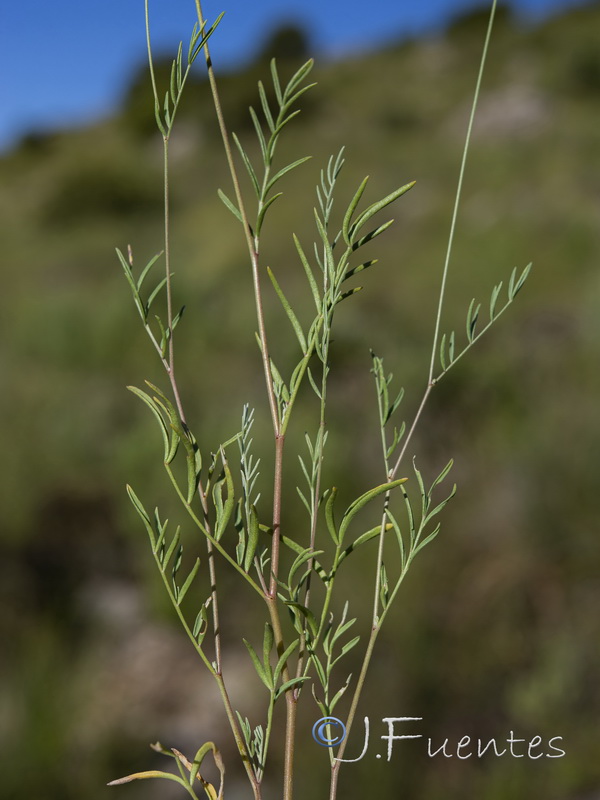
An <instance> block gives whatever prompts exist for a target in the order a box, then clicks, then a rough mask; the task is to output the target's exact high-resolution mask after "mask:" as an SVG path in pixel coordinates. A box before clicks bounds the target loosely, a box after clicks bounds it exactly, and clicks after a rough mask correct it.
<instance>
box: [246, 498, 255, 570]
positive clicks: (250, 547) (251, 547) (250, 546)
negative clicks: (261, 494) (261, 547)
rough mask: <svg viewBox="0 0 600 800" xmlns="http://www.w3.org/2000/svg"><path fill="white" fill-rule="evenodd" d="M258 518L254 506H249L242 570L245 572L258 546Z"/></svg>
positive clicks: (248, 568) (250, 564)
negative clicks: (248, 522) (248, 526)
mask: <svg viewBox="0 0 600 800" xmlns="http://www.w3.org/2000/svg"><path fill="white" fill-rule="evenodd" d="M258 531H259V526H258V516H257V513H256V507H255V506H254V505H251V506H250V530H249V531H248V543H247V545H246V552H245V555H244V569H245V570H246V572H248V571H249V570H250V567H251V566H252V561H253V560H254V554H255V553H256V548H257V546H258Z"/></svg>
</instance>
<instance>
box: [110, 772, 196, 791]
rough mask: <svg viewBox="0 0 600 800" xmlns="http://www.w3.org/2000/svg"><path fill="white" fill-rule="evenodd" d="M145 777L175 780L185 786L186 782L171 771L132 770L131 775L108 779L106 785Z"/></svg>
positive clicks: (129, 781) (116, 784)
mask: <svg viewBox="0 0 600 800" xmlns="http://www.w3.org/2000/svg"><path fill="white" fill-rule="evenodd" d="M146 778H166V779H167V780H169V781H175V783H178V784H179V785H180V786H183V787H184V788H186V787H187V786H188V785H189V784H187V783H186V782H185V781H184V780H183V778H180V777H179V775H173V773H171V772H161V771H160V770H156V769H153V770H148V771H146V772H134V773H133V774H132V775H127V776H126V777H125V778H118V780H116V781H110V783H107V784H106V785H107V786H119V785H120V784H123V783H131V781H136V780H144V779H146Z"/></svg>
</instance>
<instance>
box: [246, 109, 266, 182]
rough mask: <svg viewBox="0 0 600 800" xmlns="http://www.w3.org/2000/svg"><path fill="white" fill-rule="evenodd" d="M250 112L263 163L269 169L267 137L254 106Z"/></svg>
mask: <svg viewBox="0 0 600 800" xmlns="http://www.w3.org/2000/svg"><path fill="white" fill-rule="evenodd" d="M248 110H249V112H250V117H251V118H252V124H253V125H254V130H255V131H256V138H257V139H258V143H259V144H260V152H261V154H262V157H263V163H264V165H265V167H268V155H267V153H268V148H267V142H266V139H265V135H264V133H263V129H262V126H261V124H260V120H259V118H258V116H257V114H256V111H255V110H254V109H253V108H252V106H250V108H249V109H248ZM264 194H265V192H263V196H264Z"/></svg>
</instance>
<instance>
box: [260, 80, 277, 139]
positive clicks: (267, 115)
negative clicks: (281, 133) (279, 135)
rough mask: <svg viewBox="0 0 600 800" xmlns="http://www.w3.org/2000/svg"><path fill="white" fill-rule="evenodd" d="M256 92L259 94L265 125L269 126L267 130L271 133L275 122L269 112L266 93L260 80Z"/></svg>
mask: <svg viewBox="0 0 600 800" xmlns="http://www.w3.org/2000/svg"><path fill="white" fill-rule="evenodd" d="M258 93H259V95H260V104H261V106H262V110H263V114H264V115H265V119H266V121H267V125H268V126H269V130H270V131H271V133H273V131H274V130H275V122H274V120H273V115H272V114H271V109H270V107H269V101H268V99H267V93H266V92H265V87H264V86H263V83H262V81H259V82H258Z"/></svg>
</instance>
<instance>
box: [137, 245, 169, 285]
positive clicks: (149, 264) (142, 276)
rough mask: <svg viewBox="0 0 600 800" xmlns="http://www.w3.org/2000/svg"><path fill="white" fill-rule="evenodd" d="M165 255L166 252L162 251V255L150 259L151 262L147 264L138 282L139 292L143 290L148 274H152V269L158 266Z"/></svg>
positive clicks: (158, 254)
mask: <svg viewBox="0 0 600 800" xmlns="http://www.w3.org/2000/svg"><path fill="white" fill-rule="evenodd" d="M163 253H164V250H161V251H160V253H157V254H156V255H155V256H153V257H152V258H151V259H150V261H149V262H148V263H147V264H146V266H145V267H144V269H143V270H142V273H141V274H140V277H139V278H138V281H137V288H138V291H139V290H141V288H142V284H143V283H144V279H145V278H146V276H147V275H148V273H149V272H150V270H151V269H152V267H153V266H154V265H155V264H156V262H157V261H158V259H159V258H160V257H161V256H162V255H163Z"/></svg>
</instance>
